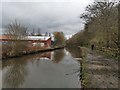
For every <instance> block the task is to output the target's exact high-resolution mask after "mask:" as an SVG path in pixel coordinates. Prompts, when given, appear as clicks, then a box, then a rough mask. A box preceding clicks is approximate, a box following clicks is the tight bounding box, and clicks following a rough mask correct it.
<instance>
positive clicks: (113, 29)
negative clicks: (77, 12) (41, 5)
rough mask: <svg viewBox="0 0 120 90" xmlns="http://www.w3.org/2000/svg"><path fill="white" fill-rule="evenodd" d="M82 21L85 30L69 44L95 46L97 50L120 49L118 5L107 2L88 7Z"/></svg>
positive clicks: (95, 3) (81, 17)
mask: <svg viewBox="0 0 120 90" xmlns="http://www.w3.org/2000/svg"><path fill="white" fill-rule="evenodd" d="M80 19H83V20H84V23H85V27H84V30H82V31H80V32H78V33H77V34H75V35H74V36H73V37H72V38H71V39H70V40H69V41H68V42H67V43H68V45H69V43H78V44H79V45H81V46H82V45H84V46H86V45H90V44H95V46H96V47H97V48H99V49H100V48H102V47H106V48H107V49H109V48H113V49H118V48H120V42H119V40H118V36H119V34H118V3H115V2H114V1H109V0H106V1H104V2H99V1H97V0H96V1H95V2H94V3H93V4H91V5H88V6H87V7H86V10H85V12H84V13H83V14H81V16H80Z"/></svg>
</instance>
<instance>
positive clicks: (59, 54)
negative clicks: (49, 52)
mask: <svg viewBox="0 0 120 90" xmlns="http://www.w3.org/2000/svg"><path fill="white" fill-rule="evenodd" d="M64 56H65V52H64V49H60V50H56V51H54V54H53V62H54V63H59V62H60V61H61V60H63V58H64Z"/></svg>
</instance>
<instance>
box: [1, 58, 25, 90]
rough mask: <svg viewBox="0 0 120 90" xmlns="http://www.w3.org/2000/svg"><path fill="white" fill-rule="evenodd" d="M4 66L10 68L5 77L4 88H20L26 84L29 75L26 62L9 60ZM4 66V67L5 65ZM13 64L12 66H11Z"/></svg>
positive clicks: (23, 60)
mask: <svg viewBox="0 0 120 90" xmlns="http://www.w3.org/2000/svg"><path fill="white" fill-rule="evenodd" d="M4 64H6V65H8V66H9V67H10V68H8V69H7V72H5V74H4V75H3V78H4V79H3V80H4V81H3V87H6V88H18V87H20V85H22V84H23V83H24V80H25V76H26V75H27V70H26V67H25V66H26V60H25V59H22V60H18V59H17V60H15V59H14V60H13V59H12V60H9V61H8V62H5V63H4ZM4 64H3V65H4ZM9 64H11V65H9Z"/></svg>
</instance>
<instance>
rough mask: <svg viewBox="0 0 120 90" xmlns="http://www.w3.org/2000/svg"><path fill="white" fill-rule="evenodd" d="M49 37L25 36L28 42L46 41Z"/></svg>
mask: <svg viewBox="0 0 120 90" xmlns="http://www.w3.org/2000/svg"><path fill="white" fill-rule="evenodd" d="M49 38H51V37H49V36H27V39H28V40H48V39H49Z"/></svg>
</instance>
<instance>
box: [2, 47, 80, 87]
mask: <svg viewBox="0 0 120 90" xmlns="http://www.w3.org/2000/svg"><path fill="white" fill-rule="evenodd" d="M80 57H81V53H80V50H79V48H71V49H59V50H55V51H52V52H45V53H39V54H34V55H27V56H24V57H20V58H12V59H7V60H3V61H2V88H81V83H80V77H79V76H80V62H79V61H78V59H79V58H80Z"/></svg>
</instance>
